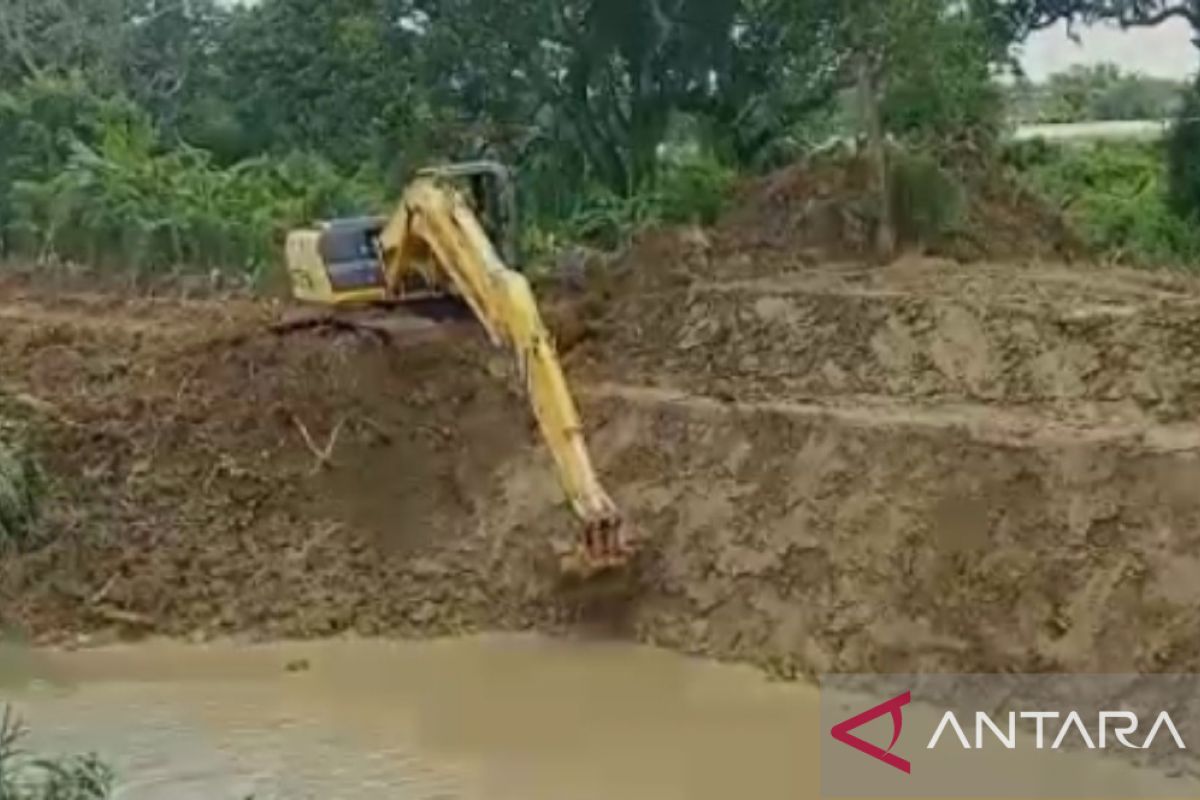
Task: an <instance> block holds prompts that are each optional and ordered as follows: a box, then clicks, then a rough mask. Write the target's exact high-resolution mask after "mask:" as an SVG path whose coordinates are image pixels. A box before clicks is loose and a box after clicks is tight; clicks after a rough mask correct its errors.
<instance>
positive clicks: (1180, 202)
mask: <svg viewBox="0 0 1200 800" xmlns="http://www.w3.org/2000/svg"><path fill="white" fill-rule="evenodd" d="M1167 164H1168V170H1167V175H1168V179H1169V186H1170V197H1171V207H1172V208H1173V209H1174V210H1175V212H1176V213H1178V214H1180V215H1182V216H1184V217H1186V218H1187V219H1188V220H1189V221H1190V222H1192V223H1193V224H1196V223H1197V222H1198V221H1200V78H1197V80H1196V82H1195V84H1193V86H1192V87H1191V90H1190V91H1189V92H1188V93H1187V95H1186V97H1185V99H1184V102H1183V105H1182V107H1181V108H1180V110H1179V119H1178V121H1177V122H1176V123H1175V127H1174V128H1173V129H1172V131H1171V135H1170V137H1169V138H1168V140H1167Z"/></svg>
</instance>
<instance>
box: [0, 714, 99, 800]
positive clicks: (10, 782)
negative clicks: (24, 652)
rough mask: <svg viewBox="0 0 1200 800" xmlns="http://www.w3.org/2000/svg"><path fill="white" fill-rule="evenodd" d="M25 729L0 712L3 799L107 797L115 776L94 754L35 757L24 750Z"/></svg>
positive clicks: (0, 796)
mask: <svg viewBox="0 0 1200 800" xmlns="http://www.w3.org/2000/svg"><path fill="white" fill-rule="evenodd" d="M24 736H25V729H24V727H23V726H22V725H21V724H20V722H19V721H18V720H17V719H16V717H15V716H14V715H13V714H12V711H11V710H10V709H9V708H8V707H7V706H6V707H5V708H4V709H3V712H0V800H107V799H108V798H109V797H111V796H112V791H113V775H112V771H111V770H109V768H108V767H107V766H105V765H104V764H103V763H102V762H101V761H100V760H99V759H97V758H96V757H95V756H80V757H73V758H60V759H48V758H36V757H34V756H31V755H29V754H28V753H26V752H24V751H23V750H22V749H21V740H22V739H23V738H24Z"/></svg>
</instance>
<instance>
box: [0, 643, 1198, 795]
mask: <svg viewBox="0 0 1200 800" xmlns="http://www.w3.org/2000/svg"><path fill="white" fill-rule="evenodd" d="M863 702H865V701H863ZM0 703H8V704H11V705H13V706H15V708H16V709H17V711H18V712H19V714H20V715H21V717H22V718H23V719H24V720H25V722H27V723H28V725H29V727H30V730H31V734H30V738H29V740H28V741H27V745H29V747H30V749H32V750H35V751H37V752H39V753H46V754H77V753H86V752H96V753H97V754H99V755H100V756H101V757H103V758H104V759H105V760H106V761H108V762H109V763H110V764H111V765H112V766H113V767H114V768H115V769H116V771H117V773H118V775H119V776H120V779H121V780H120V784H119V794H118V797H120V798H122V799H123V800H152V799H153V800H160V799H163V800H165V799H166V798H169V799H170V800H244V798H247V797H250V796H253V797H254V798H256V800H275V799H276V798H278V800H301V798H313V799H314V800H331V799H332V798H339V799H340V798H345V799H346V800H358V799H359V798H389V800H391V799H392V798H400V799H401V800H452V799H453V800H475V799H476V798H478V799H480V800H541V799H542V798H545V800H593V798H594V799H595V800H602V799H603V800H609V799H611V798H620V800H675V799H676V798H678V799H679V800H685V799H686V800H709V799H710V798H711V799H712V800H729V798H739V797H741V798H753V799H754V800H775V798H779V799H780V800H783V799H784V798H787V799H788V800H796V798H810V797H817V796H818V795H819V791H820V785H819V772H818V753H819V747H818V732H819V731H820V730H821V725H820V724H819V722H818V720H819V715H820V707H819V704H818V695H817V691H816V689H815V688H812V687H811V686H808V685H804V684H786V683H774V682H770V681H768V680H766V679H765V678H764V677H763V676H762V674H761V673H759V672H757V671H756V670H754V669H751V668H748V667H738V666H730V665H723V664H717V663H713V662H708V661H703V660H698V659H689V658H685V657H683V656H679V655H676V654H673V653H668V652H664V651H659V650H654V649H650V648H643V647H636V646H633V645H627V644H617V643H601V642H581V641H562V640H547V639H542V638H538V637H512V636H492V637H481V638H470V639H459V640H446V641H435V642H421V643H418V642H381V641H353V640H339V641H329V642H323V643H303V644H301V643H286V644H271V645H238V644H234V643H221V644H206V645H184V644H173V643H148V644H147V643H143V644H137V645H129V646H117V647H106V648H99V649H91V650H80V651H76V652H59V651H41V650H24V649H17V648H12V647H0ZM851 707H853V708H861V707H863V706H862V704H861V702H858V701H853V702H851V703H850V704H849V705H848V706H847V708H851ZM910 711H911V714H910V715H909V716H911V717H912V718H913V722H912V724H914V725H919V724H921V720H922V715H923V716H924V718H925V725H926V726H927V727H929V726H931V725H932V724H933V722H934V721H935V720H936V714H935V713H934V712H933V711H932V710H929V709H924V710H923V709H920V708H916V707H914V708H913V709H911V710H910ZM931 715H933V716H931ZM908 718H909V717H908V716H906V719H908ZM885 722H886V720H885ZM997 757H998V758H1000V759H1002V760H1001V761H999V762H997V765H998V767H999V768H1001V769H1005V770H1008V769H1011V768H1012V767H1013V765H1014V764H1018V762H1013V761H1010V760H1009V761H1005V760H1003V759H1006V758H1010V756H1007V755H1006V754H1005V753H1004V752H1003V751H1001V752H1000V753H999V754H998V756H997ZM1061 758H1062V759H1063V760H1059V761H1054V762H1051V763H1050V764H1049V767H1048V769H1047V770H1046V773H1047V775H1048V776H1049V777H1051V778H1053V780H1054V781H1060V782H1059V783H1057V784H1055V783H1053V782H1052V781H1048V782H1046V783H1045V784H1044V785H1045V786H1047V787H1048V786H1051V785H1060V786H1063V787H1069V788H1070V789H1072V790H1073V792H1072V793H1075V792H1078V790H1079V789H1080V788H1086V787H1087V785H1090V786H1091V787H1092V788H1093V789H1094V790H1095V791H1096V793H1097V794H1106V795H1108V796H1112V795H1113V792H1114V790H1116V791H1117V793H1118V794H1121V793H1123V792H1124V790H1125V789H1128V793H1129V794H1128V796H1136V795H1143V796H1146V791H1147V790H1148V789H1151V788H1152V787H1156V786H1164V785H1165V786H1168V788H1169V787H1170V786H1173V784H1162V783H1161V781H1162V780H1164V779H1163V778H1162V777H1161V776H1156V775H1155V774H1154V773H1153V772H1150V771H1145V770H1135V769H1134V768H1133V767H1132V766H1131V765H1128V764H1125V763H1124V762H1121V761H1112V760H1104V761H1097V760H1096V759H1094V758H1089V757H1087V756H1085V755H1082V754H1065V753H1064V754H1061ZM1030 768H1036V769H1040V767H1030ZM1083 777H1086V778H1087V779H1088V782H1089V783H1088V784H1087V785H1085V784H1079V782H1078V781H1079V780H1082V778H1083ZM1062 780H1066V781H1068V782H1067V783H1061V781H1062ZM1072 782H1074V783H1072ZM1193 788H1195V787H1193ZM1157 793H1158V796H1163V793H1162V791H1161V789H1159V790H1158V791H1157ZM1177 796H1196V795H1195V792H1194V791H1190V790H1189V791H1188V792H1186V793H1184V792H1181V793H1180V794H1179V795H1177Z"/></svg>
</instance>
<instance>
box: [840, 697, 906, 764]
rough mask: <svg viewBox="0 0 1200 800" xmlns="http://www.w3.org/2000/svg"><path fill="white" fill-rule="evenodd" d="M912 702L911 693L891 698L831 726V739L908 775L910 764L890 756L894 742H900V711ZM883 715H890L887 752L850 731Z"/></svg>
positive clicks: (901, 716) (901, 718) (901, 721)
mask: <svg viewBox="0 0 1200 800" xmlns="http://www.w3.org/2000/svg"><path fill="white" fill-rule="evenodd" d="M911 702H912V692H905V693H904V694H902V695H900V696H899V697H893V698H892V699H891V700H888V701H887V702H885V703H880V704H879V705H877V706H875V707H874V708H872V709H868V710H867V711H864V712H863V713H861V714H859V715H858V716H856V717H851V718H850V719H848V720H846V721H845V722H839V723H838V724H837V725H834V726H833V731H832V733H833V738H834V739H837V740H838V741H839V742H841V743H842V744H848V745H850V746H851V747H853V748H854V749H855V750H857V751H859V752H860V753H866V754H867V755H869V756H870V757H871V758H877V759H879V760H880V761H882V762H883V763H885V764H887V765H888V766H889V767H895V768H896V769H898V770H900V771H901V772H903V773H905V774H908V773H911V772H912V764H910V763H908V762H907V761H905V760H904V759H903V758H900V757H899V756H896V755H893V754H892V752H891V751H892V748H893V747H895V746H896V742H898V741H899V740H900V729H901V728H903V727H904V714H903V712H902V711H901V710H900V709H902V708H904V707H905V706H906V705H908V704H909V703H911ZM884 714H891V715H892V743H891V744H889V745H888V746H887V750H884V749H883V748H881V747H876V746H875V745H873V744H871V743H870V742H864V741H863V740H862V739H860V738H858V737H857V736H855V735H854V734H852V733H850V731H852V730H854V729H855V728H858V727H861V726H863V725H866V724H867V723H868V722H872V721H874V720H877V719H879V718H880V717H882V716H883V715H884Z"/></svg>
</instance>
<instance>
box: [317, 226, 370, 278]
mask: <svg viewBox="0 0 1200 800" xmlns="http://www.w3.org/2000/svg"><path fill="white" fill-rule="evenodd" d="M382 230H383V220H380V219H376V218H363V219H344V220H334V221H333V222H330V223H329V224H328V225H327V226H326V228H325V230H324V231H323V232H322V234H321V239H320V242H319V244H318V248H319V250H320V253H321V260H322V261H323V262H324V263H325V270H326V272H328V274H329V282H330V283H331V284H332V285H333V288H334V291H338V292H344V291H354V290H356V289H370V288H374V287H376V286H382V285H383V261H382V259H381V258H380V252H379V234H380V232H381V231H382Z"/></svg>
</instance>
